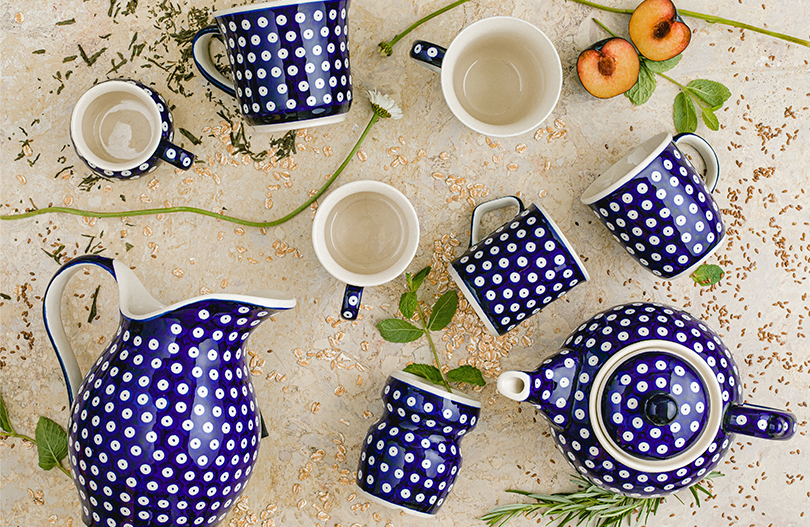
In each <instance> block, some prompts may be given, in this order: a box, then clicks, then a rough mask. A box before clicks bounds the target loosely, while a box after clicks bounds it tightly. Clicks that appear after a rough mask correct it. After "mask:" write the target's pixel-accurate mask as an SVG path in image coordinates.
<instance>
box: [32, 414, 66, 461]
mask: <svg viewBox="0 0 810 527" xmlns="http://www.w3.org/2000/svg"><path fill="white" fill-rule="evenodd" d="M35 438H36V441H37V453H38V454H39V466H40V467H41V468H43V469H45V470H51V469H52V468H53V467H55V466H57V465H59V464H60V461H62V460H63V459H64V458H65V457H66V456H67V454H68V440H67V433H66V432H65V430H64V429H63V428H62V427H61V426H59V425H58V424H56V423H55V422H53V421H51V420H50V419H48V418H47V417H40V418H39V422H38V423H37V431H36V436H35Z"/></svg>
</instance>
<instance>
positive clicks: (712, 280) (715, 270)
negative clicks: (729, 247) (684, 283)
mask: <svg viewBox="0 0 810 527" xmlns="http://www.w3.org/2000/svg"><path fill="white" fill-rule="evenodd" d="M725 274H726V272H725V271H723V269H721V268H720V266H719V265H714V264H703V265H701V266H700V267H698V268H697V269H696V270H695V272H694V273H692V274H690V275H689V278H691V279H692V280H694V281H695V283H696V284H698V285H701V286H703V287H709V286H712V285H714V284H716V283H719V282H720V280H722V279H723V276H725Z"/></svg>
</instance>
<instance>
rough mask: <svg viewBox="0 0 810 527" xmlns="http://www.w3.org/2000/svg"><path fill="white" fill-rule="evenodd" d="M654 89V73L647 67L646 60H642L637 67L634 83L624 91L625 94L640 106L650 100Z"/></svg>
mask: <svg viewBox="0 0 810 527" xmlns="http://www.w3.org/2000/svg"><path fill="white" fill-rule="evenodd" d="M654 91H655V74H654V73H653V72H652V71H650V69H649V68H648V67H647V61H646V60H642V61H641V63H640V64H639V69H638V80H637V81H636V84H635V85H634V86H633V87H632V88H630V89H629V90H628V91H627V92H625V94H624V95H625V96H626V97H627V98H628V99H630V102H632V103H633V104H635V105H636V106H641V105H642V104H644V103H645V102H647V101H649V100H650V97H652V94H653V92H654Z"/></svg>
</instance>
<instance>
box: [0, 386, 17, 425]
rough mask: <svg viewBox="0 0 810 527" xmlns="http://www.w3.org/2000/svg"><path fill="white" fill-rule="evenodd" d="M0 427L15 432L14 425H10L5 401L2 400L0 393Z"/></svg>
mask: <svg viewBox="0 0 810 527" xmlns="http://www.w3.org/2000/svg"><path fill="white" fill-rule="evenodd" d="M0 429H2V430H3V431H4V432H9V433H12V434H14V433H16V432H15V431H14V427H13V426H11V419H9V418H8V410H7V409H6V402H5V401H4V400H3V396H2V395H0Z"/></svg>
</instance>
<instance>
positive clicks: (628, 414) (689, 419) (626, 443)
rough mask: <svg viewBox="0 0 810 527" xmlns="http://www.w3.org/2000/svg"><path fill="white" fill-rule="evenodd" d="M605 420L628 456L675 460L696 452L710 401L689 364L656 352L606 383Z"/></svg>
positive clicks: (621, 367) (632, 361)
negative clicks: (691, 448) (687, 451)
mask: <svg viewBox="0 0 810 527" xmlns="http://www.w3.org/2000/svg"><path fill="white" fill-rule="evenodd" d="M603 393H604V395H603V396H602V416H603V421H604V425H605V428H606V429H607V432H608V435H609V436H610V438H611V439H613V441H614V442H615V443H616V444H617V445H618V446H619V447H620V448H621V449H622V450H624V451H625V452H627V453H628V454H630V455H632V456H635V457H638V458H642V459H649V460H658V459H670V458H672V457H674V456H677V455H678V454H680V453H682V452H684V451H686V450H688V449H689V447H691V446H692V445H693V444H694V443H695V441H696V440H697V438H698V437H700V435H701V432H702V431H703V429H704V428H705V426H706V421H707V418H708V413H709V412H708V407H709V401H708V395H707V393H706V389H705V386H704V383H703V380H702V379H701V378H700V375H698V374H697V372H695V370H694V369H693V368H692V367H691V366H690V365H689V364H688V363H687V362H685V361H684V360H683V359H681V358H679V357H675V356H672V355H669V354H663V353H660V352H658V353H656V352H654V351H651V352H647V353H642V354H639V355H635V356H634V357H631V358H629V359H627V360H626V361H625V362H623V363H622V364H620V365H619V366H618V367H617V368H616V369H615V370H614V371H613V373H612V374H611V375H610V377H609V378H608V379H607V380H606V382H605V389H604V392H603Z"/></svg>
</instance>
